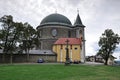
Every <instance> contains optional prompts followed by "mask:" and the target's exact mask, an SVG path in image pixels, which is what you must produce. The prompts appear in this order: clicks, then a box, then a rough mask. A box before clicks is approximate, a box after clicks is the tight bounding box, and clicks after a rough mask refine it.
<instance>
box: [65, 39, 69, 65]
mask: <svg viewBox="0 0 120 80" xmlns="http://www.w3.org/2000/svg"><path fill="white" fill-rule="evenodd" d="M65 42H66V58H65V59H66V62H65V65H69V64H70V58H69V49H68V43H69V40H68V39H67V40H66V41H65Z"/></svg>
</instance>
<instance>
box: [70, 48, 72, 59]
mask: <svg viewBox="0 0 120 80" xmlns="http://www.w3.org/2000/svg"><path fill="white" fill-rule="evenodd" d="M70 59H71V61H72V49H71V50H70Z"/></svg>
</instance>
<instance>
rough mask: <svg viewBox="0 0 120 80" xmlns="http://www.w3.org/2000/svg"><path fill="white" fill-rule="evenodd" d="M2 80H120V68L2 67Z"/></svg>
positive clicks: (0, 67) (0, 73)
mask: <svg viewBox="0 0 120 80" xmlns="http://www.w3.org/2000/svg"><path fill="white" fill-rule="evenodd" d="M0 80H120V67H119V66H92V65H70V66H64V65H63V64H46V65H41V64H34V65H32V64H31V65H25V64H23V65H0Z"/></svg>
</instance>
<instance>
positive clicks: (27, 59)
mask: <svg viewBox="0 0 120 80" xmlns="http://www.w3.org/2000/svg"><path fill="white" fill-rule="evenodd" d="M27 62H29V50H28V51H27Z"/></svg>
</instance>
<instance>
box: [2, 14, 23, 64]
mask: <svg viewBox="0 0 120 80" xmlns="http://www.w3.org/2000/svg"><path fill="white" fill-rule="evenodd" d="M0 21H1V22H2V29H1V30H0V36H1V37H0V41H1V46H2V47H3V62H5V54H10V63H12V57H13V53H14V52H16V45H17V42H19V38H20V37H19V36H20V35H21V31H22V29H23V28H22V27H23V25H22V23H17V22H14V21H13V17H12V16H11V15H5V16H3V17H2V18H0Z"/></svg>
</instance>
